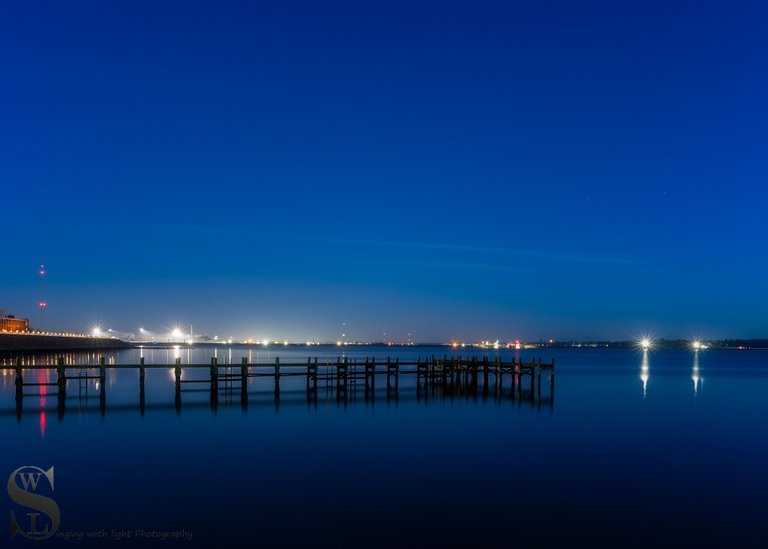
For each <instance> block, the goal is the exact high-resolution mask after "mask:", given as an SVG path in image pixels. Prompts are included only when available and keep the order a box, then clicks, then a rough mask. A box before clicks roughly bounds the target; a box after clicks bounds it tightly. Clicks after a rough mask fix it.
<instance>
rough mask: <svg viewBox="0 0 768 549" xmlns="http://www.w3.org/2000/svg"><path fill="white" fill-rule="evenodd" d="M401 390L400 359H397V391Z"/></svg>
mask: <svg viewBox="0 0 768 549" xmlns="http://www.w3.org/2000/svg"><path fill="white" fill-rule="evenodd" d="M374 360H375V359H374ZM399 390H400V357H397V358H396V359H395V391H399Z"/></svg>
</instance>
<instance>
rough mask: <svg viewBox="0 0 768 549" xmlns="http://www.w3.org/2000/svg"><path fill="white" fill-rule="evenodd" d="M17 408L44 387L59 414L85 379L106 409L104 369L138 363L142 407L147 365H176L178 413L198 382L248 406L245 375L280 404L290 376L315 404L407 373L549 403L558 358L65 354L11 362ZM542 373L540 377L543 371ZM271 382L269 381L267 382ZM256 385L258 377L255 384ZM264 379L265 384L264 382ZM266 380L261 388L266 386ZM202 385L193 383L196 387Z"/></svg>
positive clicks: (447, 387) (396, 388)
mask: <svg viewBox="0 0 768 549" xmlns="http://www.w3.org/2000/svg"><path fill="white" fill-rule="evenodd" d="M12 368H13V369H14V371H15V384H16V412H17V417H18V418H19V419H20V417H21V413H22V408H23V407H22V404H23V400H24V397H25V396H40V394H35V395H30V394H28V393H27V392H25V388H33V387H37V388H40V387H45V388H46V389H45V396H47V397H56V398H57V402H58V410H59V413H60V414H62V415H63V413H64V410H65V408H66V399H67V391H68V390H69V387H68V385H69V384H71V383H75V382H76V383H77V384H78V390H79V392H80V393H81V394H82V391H83V388H85V392H86V397H87V395H88V382H89V381H94V382H97V385H96V386H97V391H98V396H99V408H100V410H101V413H102V414H104V412H105V410H106V399H107V394H106V393H107V383H106V372H107V370H138V376H139V395H138V396H139V408H140V410H141V412H142V414H143V413H144V409H145V385H146V383H147V381H146V371H147V370H151V369H166V370H167V369H170V370H172V372H173V379H174V388H175V398H174V406H175V407H176V410H177V412H178V411H180V409H181V400H182V399H181V397H182V393H183V392H184V391H189V390H193V387H195V386H202V390H204V391H206V392H209V393H210V406H211V409H212V410H214V411H215V410H216V407H217V405H218V401H219V395H220V394H221V393H224V394H227V395H232V394H234V393H236V392H237V393H239V395H240V401H241V405H242V406H243V407H247V405H248V394H249V381H248V380H249V379H250V378H266V380H268V381H267V383H266V385H267V387H268V388H269V390H270V391H274V402H275V406H279V403H280V395H281V387H282V386H283V385H284V384H286V383H287V381H284V380H287V379H290V378H294V379H296V378H298V379H300V380H302V381H304V383H303V384H301V385H303V386H304V387H303V389H302V392H304V390H305V391H306V400H307V402H309V403H312V402H315V403H317V400H318V394H319V393H320V392H322V393H323V394H324V395H325V396H326V398H327V397H328V396H332V397H333V398H335V399H336V400H339V401H346V400H348V399H350V398H356V395H357V394H358V393H362V395H363V397H364V398H365V400H366V401H368V400H370V401H374V400H375V399H376V393H377V391H376V385H377V381H378V383H379V384H380V388H381V390H382V393H384V389H385V390H386V392H385V393H384V394H385V396H386V398H387V399H388V400H389V399H395V400H397V399H398V398H399V397H400V379H401V377H402V378H406V377H408V378H410V379H412V380H415V387H412V386H413V385H414V384H413V383H411V384H410V385H411V390H414V389H415V393H416V398H417V399H421V398H424V399H429V398H434V397H436V396H442V397H446V396H451V397H453V396H458V395H464V396H475V397H478V396H481V397H483V398H488V397H494V398H496V399H501V398H508V399H511V400H515V399H518V400H522V399H526V400H529V401H531V402H537V401H538V402H539V403H541V402H542V400H543V399H545V398H546V400H547V401H548V402H549V403H550V405H551V404H552V403H553V402H554V384H555V363H554V359H553V360H552V361H550V362H542V361H541V359H539V360H538V361H531V362H523V361H522V359H518V360H516V361H515V360H513V361H512V362H503V361H501V360H500V359H499V358H498V357H497V358H494V359H489V358H488V357H447V356H443V357H442V358H438V357H435V356H430V357H425V358H423V359H422V358H418V359H417V360H415V361H413V360H411V361H401V360H400V359H399V358H395V359H394V360H393V359H391V358H387V359H386V360H385V361H382V360H377V359H375V358H368V357H366V358H365V359H364V360H362V359H350V358H347V357H345V358H341V357H338V358H337V359H336V360H323V361H320V360H318V358H317V357H315V358H311V357H310V358H308V359H307V361H306V362H289V363H284V362H281V361H280V359H279V358H275V360H274V362H269V363H264V362H259V363H249V362H248V360H247V358H245V357H243V358H242V361H241V362H240V363H239V364H219V362H218V359H217V358H212V359H211V362H210V363H209V364H182V363H181V359H180V358H177V359H176V360H175V362H174V363H172V364H145V362H144V358H141V359H140V362H139V364H128V365H125V364H119V365H118V364H109V365H108V364H106V363H105V359H104V358H100V359H99V361H98V364H95V365H76V364H67V363H66V362H65V360H64V359H63V358H60V359H58V361H57V364H56V365H34V364H29V365H25V364H22V361H21V359H17V361H16V364H15V366H13V367H12ZM39 370H47V371H51V372H55V374H56V380H55V381H51V382H31V381H26V380H25V379H24V374H25V373H26V372H30V371H39ZM543 376H544V381H542V377H543ZM270 381H271V383H270ZM544 384H546V385H548V387H549V390H548V394H547V395H545V397H542V385H544ZM254 385H255V384H254ZM262 385H263V384H262ZM49 387H50V388H55V392H54V393H48V392H47V391H48V388H49ZM263 388H264V387H263V386H262V387H261V389H262V390H263ZM199 390H200V389H197V391H199Z"/></svg>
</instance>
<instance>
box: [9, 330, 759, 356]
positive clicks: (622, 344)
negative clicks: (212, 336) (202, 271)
mask: <svg viewBox="0 0 768 549" xmlns="http://www.w3.org/2000/svg"><path fill="white" fill-rule="evenodd" d="M706 344H707V348H708V349H725V350H741V351H744V350H768V339H722V340H707V341H706ZM177 347H185V348H194V347H209V348H210V347H235V348H247V349H270V350H276V349H280V348H289V349H296V348H302V349H309V348H312V347H319V348H324V349H339V348H345V347H354V348H364V347H368V348H391V349H408V348H414V349H416V348H435V347H440V348H445V349H450V350H452V351H457V352H461V351H469V350H485V351H495V350H498V351H501V350H532V349H638V348H639V346H638V342H637V341H631V340H625V341H589V342H584V341H555V342H552V343H550V342H526V343H522V342H521V343H520V346H519V348H516V347H515V346H510V345H502V344H499V345H492V344H478V343H463V344H457V343H442V342H441V343H390V342H381V341H379V342H370V343H369V342H348V343H342V344H339V343H338V342H336V343H334V342H319V343H311V344H307V343H300V342H287V343H280V342H275V343H270V344H268V345H264V344H263V343H258V342H243V341H240V342H236V341H233V342H231V343H229V342H226V341H197V342H192V343H189V342H172V341H171V342H135V341H123V340H120V339H117V338H114V337H94V336H87V335H79V336H69V335H43V334H30V333H24V334H14V333H0V352H60V351H89V350H118V349H140V348H145V349H173V348H177ZM652 349H654V350H661V349H691V342H690V341H689V340H683V339H658V340H654V341H653V347H652Z"/></svg>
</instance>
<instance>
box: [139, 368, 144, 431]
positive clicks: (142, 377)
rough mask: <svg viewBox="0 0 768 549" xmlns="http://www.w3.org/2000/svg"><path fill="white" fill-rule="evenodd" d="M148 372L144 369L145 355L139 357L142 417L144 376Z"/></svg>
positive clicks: (141, 409) (142, 415)
mask: <svg viewBox="0 0 768 549" xmlns="http://www.w3.org/2000/svg"><path fill="white" fill-rule="evenodd" d="M145 375H146V372H145V370H144V357H141V358H140V359H139V412H140V414H141V417H144V408H145V398H144V377H145Z"/></svg>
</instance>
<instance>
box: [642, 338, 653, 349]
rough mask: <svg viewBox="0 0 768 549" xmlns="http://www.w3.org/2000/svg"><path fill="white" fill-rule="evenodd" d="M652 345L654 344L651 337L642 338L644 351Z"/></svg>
mask: <svg viewBox="0 0 768 549" xmlns="http://www.w3.org/2000/svg"><path fill="white" fill-rule="evenodd" d="M651 345H652V343H651V340H650V339H649V338H647V337H645V338H643V339H641V340H640V347H641V348H642V349H643V350H644V351H647V350H648V349H650V348H651Z"/></svg>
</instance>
